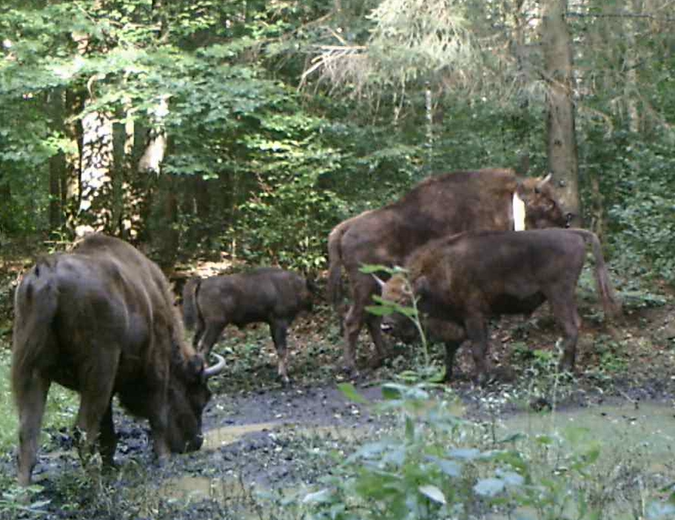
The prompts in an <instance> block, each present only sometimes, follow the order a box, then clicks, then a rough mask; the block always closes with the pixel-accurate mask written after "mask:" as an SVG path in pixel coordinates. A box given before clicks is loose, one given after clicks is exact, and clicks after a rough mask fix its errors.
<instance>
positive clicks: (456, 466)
mask: <svg viewBox="0 0 675 520" xmlns="http://www.w3.org/2000/svg"><path fill="white" fill-rule="evenodd" d="M429 460H431V461H432V462H434V463H435V464H436V465H438V467H439V468H440V470H441V471H442V472H443V474H445V475H447V476H448V477H455V478H459V477H461V476H462V465H461V464H460V463H459V462H457V461H454V460H448V459H441V458H439V457H429Z"/></svg>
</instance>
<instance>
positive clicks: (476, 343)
mask: <svg viewBox="0 0 675 520" xmlns="http://www.w3.org/2000/svg"><path fill="white" fill-rule="evenodd" d="M464 325H465V327H466V334H467V336H468V337H469V340H470V341H471V354H472V356H473V362H474V364H475V365H476V373H475V375H476V381H477V382H478V383H479V384H482V383H484V382H485V381H486V380H487V377H488V375H489V373H490V360H489V359H488V330H487V323H486V320H485V318H484V317H483V316H482V315H476V316H471V317H469V318H466V319H465V321H464Z"/></svg>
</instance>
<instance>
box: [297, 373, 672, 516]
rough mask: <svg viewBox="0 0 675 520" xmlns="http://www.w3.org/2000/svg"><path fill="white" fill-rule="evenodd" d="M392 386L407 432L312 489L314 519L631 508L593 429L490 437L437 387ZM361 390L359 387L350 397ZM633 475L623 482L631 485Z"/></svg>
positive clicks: (393, 406)
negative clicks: (610, 479)
mask: <svg viewBox="0 0 675 520" xmlns="http://www.w3.org/2000/svg"><path fill="white" fill-rule="evenodd" d="M387 387H390V388H389V390H387ZM383 390H387V391H384V392H383V394H384V397H385V399H387V401H385V402H384V404H383V405H382V406H383V407H384V408H386V409H387V410H394V411H395V412H396V413H397V414H398V415H399V417H400V421H399V428H400V430H399V433H398V434H397V435H395V436H393V437H391V438H383V439H380V440H377V441H375V442H368V443H366V444H364V445H363V446H362V447H361V448H360V449H358V450H357V451H356V452H355V453H354V454H352V455H351V456H350V457H348V458H347V459H346V460H345V462H344V463H343V464H341V465H340V466H339V467H338V468H336V469H335V471H334V473H333V475H331V476H328V477H325V478H324V479H322V483H321V485H320V486H319V487H317V488H315V489H314V490H313V491H311V492H310V493H306V494H304V495H303V497H302V499H301V500H300V503H301V505H302V506H303V507H304V509H305V510H306V511H307V513H306V514H307V518H310V519H317V520H318V519H329V518H330V519H335V520H347V519H349V520H352V519H357V518H359V519H383V518H387V519H397V518H401V519H425V518H429V519H431V518H434V519H435V518H450V517H452V518H490V517H492V515H495V514H496V515H504V516H507V517H514V518H529V519H535V518H536V519H542V520H544V519H545V520H561V519H572V518H575V519H579V520H580V519H588V520H592V519H597V518H605V517H612V516H613V515H615V514H617V513H619V512H621V511H622V507H623V504H622V502H621V500H622V498H621V496H620V495H621V493H616V494H614V493H615V489H614V488H612V487H611V486H609V485H608V483H607V482H606V480H605V479H606V478H607V474H606V469H605V465H606V464H610V465H611V464H612V462H611V461H610V460H607V461H606V460H605V459H604V458H603V453H604V451H603V447H602V444H601V442H600V441H599V440H598V439H597V438H596V437H595V436H594V435H593V432H591V431H590V430H588V429H585V428H580V427H569V428H565V429H562V430H555V431H553V432H552V433H550V434H541V433H537V434H534V435H531V436H527V435H523V434H521V433H516V434H513V433H512V434H510V435H508V436H507V437H506V438H504V439H501V440H500V439H496V440H495V442H488V441H487V439H485V438H483V439H481V438H480V435H478V430H476V429H475V426H472V424H471V423H468V422H466V421H464V420H462V419H460V418H458V417H457V416H455V415H454V414H453V413H452V406H451V401H452V397H451V396H450V399H447V398H444V397H442V396H441V397H440V398H439V397H434V396H432V394H431V393H430V391H429V388H428V387H427V386H419V385H418V386H406V385H400V384H397V385H393V387H392V385H385V388H383ZM391 390H395V391H391ZM354 393H355V390H354V389H353V388H349V389H348V391H347V392H346V395H348V396H351V397H354ZM358 400H359V401H361V400H362V398H361V397H360V396H358ZM630 479H631V477H630V476H628V480H627V481H626V482H624V483H622V484H618V485H627V486H630V484H628V481H629V480H630ZM640 489H642V492H643V493H644V489H643V488H640ZM624 491H625V489H624ZM654 491H656V490H654ZM669 507H670V506H669V505H668V504H663V503H660V502H654V503H653V505H652V507H651V510H652V511H654V514H655V515H656V514H657V513H658V514H662V515H663V514H665V511H667V510H669V509H668V508H669ZM655 517H659V518H663V517H664V516H655Z"/></svg>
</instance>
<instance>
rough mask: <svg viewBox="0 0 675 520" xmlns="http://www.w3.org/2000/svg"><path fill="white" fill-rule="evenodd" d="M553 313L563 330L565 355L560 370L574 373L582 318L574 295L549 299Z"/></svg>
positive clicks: (563, 295)
mask: <svg viewBox="0 0 675 520" xmlns="http://www.w3.org/2000/svg"><path fill="white" fill-rule="evenodd" d="M548 301H549V304H550V306H551V311H552V312H553V315H554V316H555V319H556V321H557V322H558V324H559V325H560V327H561V328H562V329H563V333H564V336H565V337H564V340H563V355H562V358H560V364H559V369H560V371H562V372H572V371H574V365H575V362H576V355H577V339H578V337H579V327H580V326H581V318H580V317H579V313H578V312H577V306H576V305H575V303H574V294H567V295H565V294H564V293H562V292H561V293H558V294H557V295H554V296H552V297H551V298H548Z"/></svg>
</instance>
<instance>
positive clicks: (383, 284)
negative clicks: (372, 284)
mask: <svg viewBox="0 0 675 520" xmlns="http://www.w3.org/2000/svg"><path fill="white" fill-rule="evenodd" d="M372 276H373V278H375V281H376V282H377V285H379V286H380V287H382V288H384V286H385V285H387V283H386V282H385V281H384V280H383V279H382V278H380V277H379V276H377V275H372Z"/></svg>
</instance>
